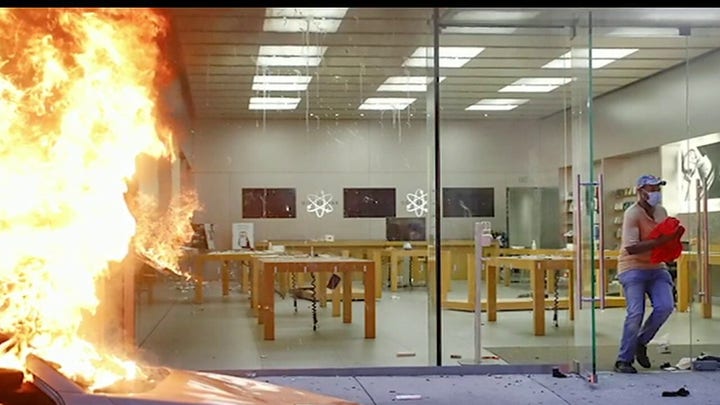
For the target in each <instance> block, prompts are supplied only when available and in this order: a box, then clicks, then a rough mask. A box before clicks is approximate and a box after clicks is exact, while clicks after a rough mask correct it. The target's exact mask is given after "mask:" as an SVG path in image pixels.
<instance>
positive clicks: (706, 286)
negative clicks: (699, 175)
mask: <svg viewBox="0 0 720 405" xmlns="http://www.w3.org/2000/svg"><path fill="white" fill-rule="evenodd" d="M702 186H703V193H702V202H703V207H702V211H703V213H702V218H703V221H702V227H703V240H702V243H703V267H702V279H703V290H702V291H703V304H705V305H710V300H711V298H712V297H710V228H709V224H708V189H707V179H705V178H704V177H703V185H702ZM704 312H705V310H704V309H703V313H704Z"/></svg>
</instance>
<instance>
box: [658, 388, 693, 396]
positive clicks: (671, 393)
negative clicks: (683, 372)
mask: <svg viewBox="0 0 720 405" xmlns="http://www.w3.org/2000/svg"><path fill="white" fill-rule="evenodd" d="M688 395H690V391H688V390H687V389H686V388H685V387H682V388H680V389H679V390H677V391H663V393H662V396H664V397H686V396H688Z"/></svg>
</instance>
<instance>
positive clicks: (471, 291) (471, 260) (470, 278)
mask: <svg viewBox="0 0 720 405" xmlns="http://www.w3.org/2000/svg"><path fill="white" fill-rule="evenodd" d="M465 258H466V261H467V263H466V264H465V268H466V269H467V302H468V304H470V306H471V308H472V309H473V310H476V309H477V308H475V298H476V297H477V282H478V280H477V277H475V255H474V254H472V253H468V254H467V256H466V257H465ZM480 311H482V308H480Z"/></svg>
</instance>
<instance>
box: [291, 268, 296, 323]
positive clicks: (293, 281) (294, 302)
mask: <svg viewBox="0 0 720 405" xmlns="http://www.w3.org/2000/svg"><path fill="white" fill-rule="evenodd" d="M296 277H297V276H296V275H295V272H291V273H290V290H291V291H292V292H293V295H292V296H293V309H294V310H295V313H296V314H297V311H298V310H297V278H296Z"/></svg>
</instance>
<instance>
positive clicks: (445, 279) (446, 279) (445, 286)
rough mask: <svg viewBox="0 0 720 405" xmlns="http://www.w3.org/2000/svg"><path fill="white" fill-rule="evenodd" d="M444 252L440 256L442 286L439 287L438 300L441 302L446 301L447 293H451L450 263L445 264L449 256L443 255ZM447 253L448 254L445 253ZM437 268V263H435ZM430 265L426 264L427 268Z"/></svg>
mask: <svg viewBox="0 0 720 405" xmlns="http://www.w3.org/2000/svg"><path fill="white" fill-rule="evenodd" d="M445 253H446V252H442V253H441V254H440V278H441V280H440V283H442V285H441V286H440V299H441V302H445V301H447V296H448V293H449V292H450V291H451V289H452V286H451V285H450V284H452V263H446V261H447V260H448V259H449V257H450V255H449V254H445ZM447 253H449V252H447ZM436 255H437V253H436ZM435 265H436V266H437V262H436V263H435ZM429 266H430V264H429V263H428V267H429Z"/></svg>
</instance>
